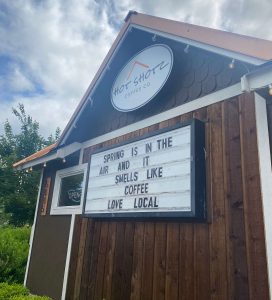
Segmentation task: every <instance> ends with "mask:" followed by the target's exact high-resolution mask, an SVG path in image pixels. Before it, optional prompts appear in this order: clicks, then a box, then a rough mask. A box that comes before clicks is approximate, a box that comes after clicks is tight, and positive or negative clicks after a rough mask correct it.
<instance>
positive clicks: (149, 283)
mask: <svg viewBox="0 0 272 300" xmlns="http://www.w3.org/2000/svg"><path fill="white" fill-rule="evenodd" d="M192 117H194V118H197V119H200V120H203V121H205V123H206V150H207V161H206V166H207V205H208V221H207V222H206V223H184V222H177V221H175V222H173V221H172V222H168V221H167V220H165V221H158V222H156V221H154V220H152V219H149V220H146V221H135V220H134V221H118V222H116V221H114V220H113V221H105V220H104V221H101V220H100V221H98V220H97V221H96V220H94V219H83V218H81V217H77V222H76V231H75V232H76V234H75V235H74V241H73V249H72V260H71V266H70V274H69V280H68V291H67V299H81V300H84V299H88V300H89V299H94V300H102V299H103V300H110V299H112V300H127V299H128V300H129V299H131V300H139V299H143V300H144V299H146V300H151V299H153V300H159V299H166V300H168V299H169V300H170V299H171V300H175V299H176V300H178V299H183V300H196V299H198V300H206V299H214V300H221V299H222V300H223V299H225V300H229V299H237V300H243V299H250V300H256V299H262V300H268V299H269V293H268V278H267V269H266V253H265V242H264V226H263V212H262V204H261V191H260V182H259V180H260V179H259V169H258V168H259V166H258V153H257V140H256V128H255V107H254V99H253V95H250V94H245V95H241V96H240V97H237V98H234V99H230V100H228V101H225V102H221V103H217V104H214V105H212V106H209V107H207V108H204V109H201V110H199V111H195V112H193V113H189V114H186V115H183V116H180V117H179V118H175V119H172V120H169V121H165V122H162V123H160V124H156V125H153V126H151V127H149V128H144V129H142V130H139V131H137V132H134V133H132V134H128V135H126V136H123V137H120V138H117V139H115V140H111V141H108V142H107V143H103V144H100V145H96V146H95V147H93V148H88V149H86V150H85V154H84V159H85V161H87V160H88V157H89V155H90V153H91V152H92V151H93V150H94V148H96V149H97V148H98V147H99V148H100V147H105V146H106V145H110V144H115V143H117V142H120V141H122V140H127V139H129V138H131V137H133V136H140V135H142V134H144V133H146V132H148V131H152V130H155V129H158V128H164V127H168V126H170V125H172V124H175V123H177V122H181V121H186V120H188V119H191V118H192Z"/></svg>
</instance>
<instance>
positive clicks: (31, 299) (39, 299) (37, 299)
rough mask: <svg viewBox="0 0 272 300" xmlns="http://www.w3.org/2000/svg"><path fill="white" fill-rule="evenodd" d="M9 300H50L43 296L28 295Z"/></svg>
mask: <svg viewBox="0 0 272 300" xmlns="http://www.w3.org/2000/svg"><path fill="white" fill-rule="evenodd" d="M10 300H50V298H48V297H45V296H35V295H28V296H15V297H12V298H10Z"/></svg>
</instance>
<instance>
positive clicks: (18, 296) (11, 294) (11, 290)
mask: <svg viewBox="0 0 272 300" xmlns="http://www.w3.org/2000/svg"><path fill="white" fill-rule="evenodd" d="M0 300H50V298H48V297H45V296H43V297H41V296H35V295H30V294H29V290H28V289H27V288H26V287H24V286H23V285H21V284H17V283H13V284H8V283H6V282H3V283H0Z"/></svg>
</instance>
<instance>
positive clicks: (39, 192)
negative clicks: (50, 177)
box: [24, 169, 44, 286]
mask: <svg viewBox="0 0 272 300" xmlns="http://www.w3.org/2000/svg"><path fill="white" fill-rule="evenodd" d="M43 172H44V171H43V169H42V172H41V178H40V184H39V191H38V196H37V202H36V208H35V215H34V221H33V225H32V228H31V233H30V239H29V251H28V258H27V263H26V271H25V278H24V286H26V281H27V275H28V269H29V264H30V257H31V253H32V245H33V239H34V232H35V227H36V220H37V214H38V207H39V202H40V194H41V189H42V181H43Z"/></svg>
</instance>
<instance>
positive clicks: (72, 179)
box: [51, 164, 87, 215]
mask: <svg viewBox="0 0 272 300" xmlns="http://www.w3.org/2000/svg"><path fill="white" fill-rule="evenodd" d="M86 170H87V164H85V165H79V166H75V167H72V168H67V169H63V170H59V171H57V172H56V179H55V185H54V192H53V197H52V205H51V215H63V214H80V213H81V211H82V204H83V195H84V187H85V181H86Z"/></svg>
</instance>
